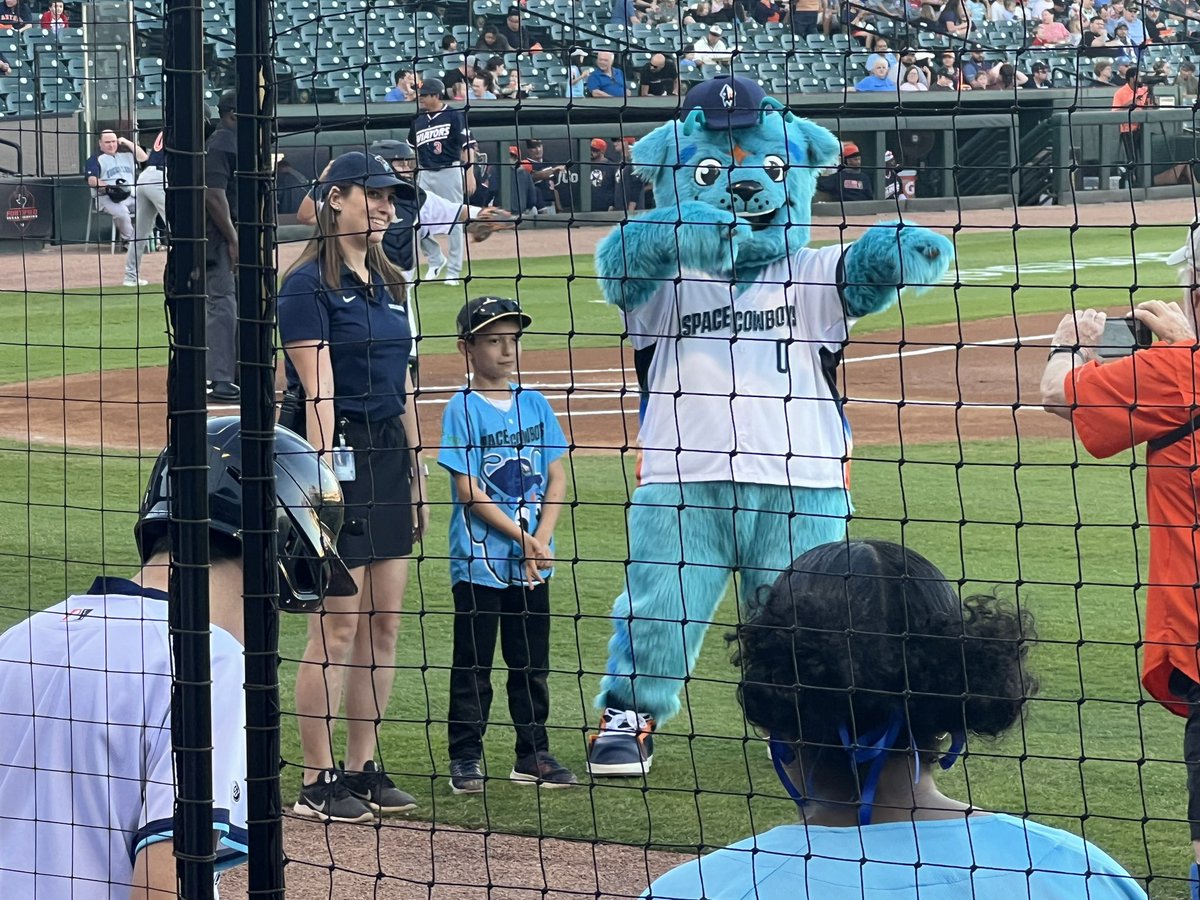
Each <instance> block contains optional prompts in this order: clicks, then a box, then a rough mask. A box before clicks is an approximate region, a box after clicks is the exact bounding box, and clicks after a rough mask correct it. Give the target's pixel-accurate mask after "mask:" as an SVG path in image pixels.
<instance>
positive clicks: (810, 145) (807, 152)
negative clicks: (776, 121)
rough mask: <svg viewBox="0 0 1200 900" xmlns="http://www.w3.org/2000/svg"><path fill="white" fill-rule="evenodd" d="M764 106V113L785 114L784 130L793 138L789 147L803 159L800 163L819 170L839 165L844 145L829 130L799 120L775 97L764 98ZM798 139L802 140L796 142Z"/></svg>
mask: <svg viewBox="0 0 1200 900" xmlns="http://www.w3.org/2000/svg"><path fill="white" fill-rule="evenodd" d="M762 106H763V111H764V113H765V112H766V111H767V110H768V109H772V110H777V111H779V112H781V113H782V114H783V122H784V130H785V131H786V132H787V134H788V137H789V138H791V140H789V141H788V147H789V149H790V150H791V151H792V153H793V154H794V155H796V156H798V157H801V159H800V160H798V161H803V162H805V163H807V164H808V165H809V166H811V167H813V168H818V169H822V168H825V167H826V166H832V165H834V164H835V163H837V161H838V152H839V151H840V150H841V149H842V145H841V144H839V143H838V139H837V138H835V137H834V136H833V132H831V131H830V130H829V129H828V128H822V127H821V126H820V125H817V124H814V123H813V122H810V121H808V119H800V118H797V117H796V116H794V115H792V112H791V110H789V109H788V108H787V107H786V106H784V105H783V104H782V103H780V102H779V101H778V100H776V99H775V98H774V97H764V98H763V101H762ZM796 137H799V138H800V139H801V140H800V141H796V140H795V138H796ZM797 144H800V146H797Z"/></svg>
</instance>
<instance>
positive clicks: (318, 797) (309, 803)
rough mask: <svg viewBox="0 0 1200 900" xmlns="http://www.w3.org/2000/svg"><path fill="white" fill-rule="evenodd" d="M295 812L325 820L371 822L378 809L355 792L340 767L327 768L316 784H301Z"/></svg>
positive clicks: (293, 808) (310, 817) (294, 807)
mask: <svg viewBox="0 0 1200 900" xmlns="http://www.w3.org/2000/svg"><path fill="white" fill-rule="evenodd" d="M292 812H294V813H296V814H297V815H300V816H305V817H307V818H309V819H318V820H320V821H322V822H370V821H371V820H373V819H374V818H375V813H373V812H371V810H370V808H368V806H367V805H366V804H365V803H363V802H362V801H361V800H359V799H358V798H357V797H354V796H352V795H351V793H350V790H349V789H348V788H347V787H346V779H345V777H343V775H342V772H341V771H340V770H339V769H326V770H325V771H323V772H322V773H321V774H320V775H318V776H317V780H316V781H315V782H313V783H312V784H306V785H303V786H302V787H301V788H300V799H299V800H297V801H296V805H295V806H293V807H292Z"/></svg>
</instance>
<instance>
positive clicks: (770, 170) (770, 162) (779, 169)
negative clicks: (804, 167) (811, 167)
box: [763, 154, 787, 181]
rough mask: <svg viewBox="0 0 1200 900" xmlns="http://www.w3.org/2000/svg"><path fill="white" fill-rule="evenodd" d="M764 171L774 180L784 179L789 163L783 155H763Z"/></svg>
mask: <svg viewBox="0 0 1200 900" xmlns="http://www.w3.org/2000/svg"><path fill="white" fill-rule="evenodd" d="M763 171H764V172H766V173H767V177H768V178H770V179H771V180H772V181H783V177H784V176H785V175H786V174H787V163H786V162H784V161H783V159H782V158H781V157H778V156H775V155H773V154H772V155H769V156H764V157H763Z"/></svg>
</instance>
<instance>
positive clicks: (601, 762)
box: [588, 707, 654, 778]
mask: <svg viewBox="0 0 1200 900" xmlns="http://www.w3.org/2000/svg"><path fill="white" fill-rule="evenodd" d="M590 740H591V747H589V748H588V772H589V773H590V774H592V775H595V776H599V777H601V778H603V777H609V778H621V777H631V776H634V775H645V774H647V773H648V772H649V771H650V763H651V762H653V761H654V720H653V719H651V718H649V717H648V716H644V715H642V714H641V713H640V712H637V711H636V710H632V709H612V708H611V707H610V708H609V709H606V710H604V714H603V715H602V716H601V717H600V733H599V734H594V735H592V736H591V738H590Z"/></svg>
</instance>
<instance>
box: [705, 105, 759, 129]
mask: <svg viewBox="0 0 1200 900" xmlns="http://www.w3.org/2000/svg"><path fill="white" fill-rule="evenodd" d="M759 113H760V110H757V109H734V110H730V111H729V113H728V114H720V115H716V116H711V117H710V116H706V117H705V120H704V127H705V128H707V129H708V130H709V131H728V130H729V129H731V128H734V129H736V128H754V127H755V126H757V125H758V122H759V118H758V117H759Z"/></svg>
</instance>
